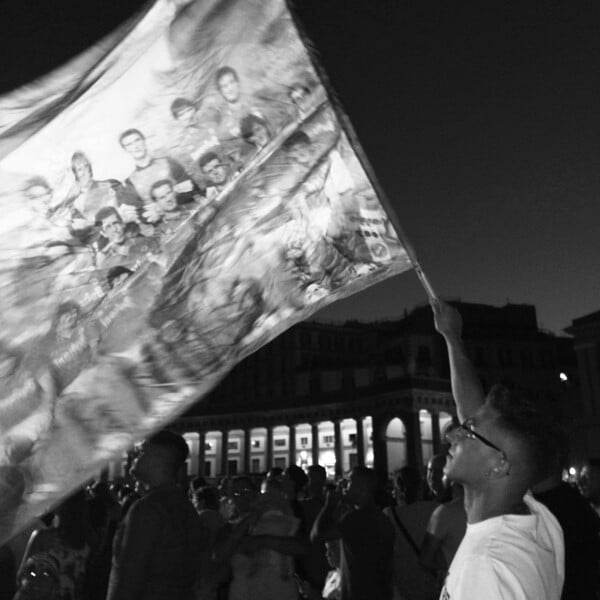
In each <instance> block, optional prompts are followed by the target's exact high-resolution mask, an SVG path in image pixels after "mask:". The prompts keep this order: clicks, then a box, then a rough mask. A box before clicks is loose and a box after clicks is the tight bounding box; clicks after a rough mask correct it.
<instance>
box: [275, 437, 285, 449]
mask: <svg viewBox="0 0 600 600" xmlns="http://www.w3.org/2000/svg"><path fill="white" fill-rule="evenodd" d="M273 445H274V446H275V448H285V447H286V446H287V440H286V439H285V438H275V439H274V440H273Z"/></svg>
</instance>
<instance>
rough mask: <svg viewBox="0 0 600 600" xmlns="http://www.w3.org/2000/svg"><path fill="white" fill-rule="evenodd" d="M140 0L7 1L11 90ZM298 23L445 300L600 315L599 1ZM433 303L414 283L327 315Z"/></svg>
mask: <svg viewBox="0 0 600 600" xmlns="http://www.w3.org/2000/svg"><path fill="white" fill-rule="evenodd" d="M141 4H143V3H142V2H140V0H119V2H113V1H107V0H86V1H85V2H82V1H77V2H76V1H74V0H61V1H58V0H56V1H52V0H45V1H44V2H40V1H39V0H4V1H3V2H2V3H0V29H1V31H0V33H1V34H2V35H0V52H1V55H2V56H3V66H2V70H1V71H0V88H1V90H2V91H7V90H9V89H12V88H14V87H16V86H18V85H19V84H21V83H24V82H26V81H28V80H30V79H32V78H33V77H35V76H36V75H39V74H42V73H43V72H45V71H48V70H50V69H52V68H53V67H55V66H57V65H59V64H61V63H62V62H64V61H65V60H66V59H67V58H69V56H72V55H74V54H76V53H77V52H78V51H81V50H83V49H84V48H85V47H86V46H88V45H89V44H90V43H91V42H92V41H93V40H94V39H95V38H98V37H100V36H101V35H102V34H104V33H106V32H108V31H110V30H111V29H112V28H113V27H114V26H115V25H116V24H118V23H119V22H120V21H121V20H123V19H124V18H126V16H127V15H128V13H131V12H133V11H134V10H135V9H136V7H138V6H140V5H141ZM295 5H296V6H297V12H298V14H299V17H300V20H301V21H302V22H303V24H304V27H305V30H306V32H307V34H308V36H309V37H310V38H311V39H312V40H313V42H314V45H315V46H316V48H317V50H318V52H319V56H320V61H321V63H322V65H323V66H324V68H325V70H326V71H327V73H328V75H329V78H330V81H331V83H332V85H333V88H334V89H335V90H336V91H337V93H338V96H339V98H340V101H341V103H342V105H343V106H344V108H345V110H346V112H347V113H348V115H349V116H350V120H351V121H352V123H353V125H354V127H355V129H356V131H357V134H358V138H359V140H360V142H361V143H362V146H363V148H364V150H365V152H366V155H367V156H368V158H369V160H370V162H371V164H372V166H373V168H374V171H375V173H376V175H377V177H378V179H379V181H380V183H381V185H382V187H383V189H384V190H385V192H386V194H387V196H388V197H389V199H390V201H391V203H392V206H393V207H394V209H395V211H396V213H397V215H398V217H399V220H400V223H401V224H402V227H403V229H404V232H405V234H406V236H407V237H408V239H409V240H410V241H411V242H412V244H413V246H414V247H415V248H416V250H417V252H418V254H419V257H420V260H421V263H422V265H423V268H424V270H425V271H426V273H427V274H428V275H429V277H430V279H431V281H432V283H433V286H434V288H435V289H436V291H437V292H438V294H439V295H442V296H445V297H453V298H456V297H460V298H462V299H463V300H465V301H472V302H485V303H490V304H495V305H502V304H504V303H505V302H506V301H510V302H515V303H519V302H523V303H532V304H535V305H536V306H537V308H538V320H539V322H540V324H541V325H542V326H544V327H546V328H548V329H551V330H554V331H556V332H559V331H560V330H561V329H562V328H563V327H565V326H567V325H568V324H570V322H571V320H572V319H574V318H577V317H579V316H582V315H584V314H586V313H589V312H592V311H595V310H598V309H600V236H599V234H600V208H599V202H598V198H599V197H600V172H599V170H598V167H599V166H600V102H599V100H600V34H599V32H600V5H598V4H597V3H592V2H590V3H583V2H581V3H580V2H565V1H562V2H555V1H553V0H547V1H545V2H543V3H542V2H533V1H528V0H520V1H514V2H510V1H508V2H507V1H504V2H495V1H493V0H490V1H487V0H486V1H485V2H481V1H480V0H479V1H478V2H474V1H473V2H471V1H461V2H458V1H455V2H451V1H450V2H449V1H448V0H446V1H441V0H438V1H436V2H430V1H427V0H417V1H414V2H401V1H400V0H297V2H296V3H295ZM425 300H426V296H425V293H424V291H423V289H422V288H421V286H420V284H419V283H418V281H417V279H416V277H415V276H414V274H412V273H407V274H404V275H401V276H399V277H396V278H394V279H392V280H389V281H387V282H384V283H382V284H379V285H377V286H375V287H373V288H371V289H369V290H367V291H366V292H363V293H361V294H358V295H356V296H354V297H353V298H351V299H349V300H346V301H344V302H341V303H337V304H336V305H334V307H333V308H329V309H326V310H325V311H324V312H323V313H321V315H322V316H323V317H326V318H331V319H339V318H346V317H348V318H349V317H358V318H363V319H369V318H382V317H385V316H394V315H398V314H400V313H401V312H402V311H403V309H404V308H405V307H406V308H411V307H412V306H414V305H415V304H417V303H421V302H424V301H425Z"/></svg>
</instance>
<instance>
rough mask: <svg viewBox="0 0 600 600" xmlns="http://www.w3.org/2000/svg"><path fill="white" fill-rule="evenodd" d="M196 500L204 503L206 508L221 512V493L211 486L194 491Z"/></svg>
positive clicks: (204, 486)
mask: <svg viewBox="0 0 600 600" xmlns="http://www.w3.org/2000/svg"><path fill="white" fill-rule="evenodd" d="M193 493H194V496H195V497H196V500H202V502H204V508H209V509H211V510H219V492H218V490H217V489H216V488H214V487H212V486H211V485H203V486H201V487H199V488H197V489H195V490H194V492H193Z"/></svg>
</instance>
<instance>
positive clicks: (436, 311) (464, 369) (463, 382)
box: [431, 299, 485, 423]
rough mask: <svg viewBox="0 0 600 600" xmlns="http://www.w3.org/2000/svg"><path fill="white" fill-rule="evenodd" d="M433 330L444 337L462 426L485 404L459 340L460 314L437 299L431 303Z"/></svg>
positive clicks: (476, 378) (453, 393)
mask: <svg viewBox="0 0 600 600" xmlns="http://www.w3.org/2000/svg"><path fill="white" fill-rule="evenodd" d="M431 308H432V309H433V318H434V322H435V328H436V329H437V330H438V332H439V333H441V334H442V335H443V336H444V339H445V340H446V346H447V347H448V358H449V359H450V381H451V383H452V395H453V396H454V401H455V402H456V409H457V412H458V418H459V420H460V422H461V423H462V422H463V421H464V420H465V419H468V418H469V417H470V416H471V415H472V414H473V413H474V412H475V411H476V410H477V409H478V408H479V407H480V406H481V405H482V404H483V403H484V401H485V395H484V393H483V387H482V385H481V380H480V379H479V375H478V374H477V371H475V369H474V368H473V365H472V363H471V361H470V360H469V358H468V357H467V352H466V350H465V345H464V343H463V340H462V318H461V316H460V313H459V312H458V311H457V310H456V309H455V308H454V307H453V306H450V305H449V304H446V303H445V302H443V301H441V300H437V299H436V300H431Z"/></svg>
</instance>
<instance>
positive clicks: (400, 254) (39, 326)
mask: <svg viewBox="0 0 600 600" xmlns="http://www.w3.org/2000/svg"><path fill="white" fill-rule="evenodd" d="M109 42H110V43H109ZM86 56H88V59H86ZM59 84H62V87H61V85H59ZM326 86H327V84H326V81H324V78H323V76H322V74H321V73H320V72H319V69H318V66H317V65H316V63H315V61H314V59H313V58H312V56H311V54H310V51H309V49H308V47H307V45H306V43H305V42H304V41H303V38H302V36H301V35H300V34H299V32H298V30H297V28H296V26H295V24H294V20H293V17H292V14H291V12H290V10H289V9H288V7H287V5H286V4H285V2H284V1H283V0H239V1H237V2H229V1H227V2H226V1H224V0H210V1H207V0H202V1H200V0H198V1H192V2H181V1H174V0H157V2H155V3H154V4H153V5H151V6H149V7H147V8H146V10H145V11H144V12H143V13H142V14H141V15H139V16H138V17H137V21H136V22H135V23H128V24H126V25H124V27H123V29H122V31H121V32H116V33H114V34H112V35H111V36H110V37H109V38H107V40H105V41H104V42H101V43H100V44H99V45H98V46H97V47H96V48H93V49H90V51H89V52H88V54H87V55H84V56H83V57H79V58H78V59H76V60H75V61H74V62H73V63H72V64H71V65H67V66H65V67H62V68H61V69H59V70H58V71H57V72H56V73H53V74H50V75H49V76H47V77H45V78H42V79H41V80H40V81H38V82H34V83H33V84H31V85H30V86H27V87H26V88H23V89H21V90H16V91H15V92H13V93H12V94H9V95H7V96H5V97H4V98H0V112H2V111H5V112H4V113H3V114H4V115H6V116H5V119H4V121H3V122H2V123H0V154H1V155H2V158H1V160H0V211H1V212H2V215H3V218H2V220H1V221H0V288H1V290H2V291H1V293H0V309H1V310H0V323H1V327H0V373H1V384H0V385H1V390H0V543H1V542H2V540H4V539H7V538H9V537H10V536H11V535H12V534H14V533H16V532H17V531H19V530H20V529H21V528H23V527H24V526H25V525H26V524H27V522H28V521H29V520H31V519H32V518H33V517H35V516H38V515H40V514H42V513H43V512H44V511H46V510H47V509H48V508H50V507H51V506H53V505H54V504H56V503H57V502H58V501H59V500H60V498H62V497H64V496H65V495H66V494H67V493H68V492H69V491H70V490H72V489H74V488H75V487H76V486H78V485H80V484H81V483H82V482H84V481H85V480H86V479H88V478H89V477H90V476H92V475H94V474H95V473H97V472H98V471H99V470H100V469H101V468H102V467H103V465H104V464H105V463H106V461H107V460H109V459H110V458H114V457H116V456H120V455H122V454H123V452H124V451H126V450H127V449H128V448H130V447H131V446H132V444H134V443H135V442H137V441H139V440H141V439H143V438H144V437H145V436H147V435H148V434H149V433H150V432H152V431H154V430H156V429H157V428H159V427H162V426H165V425H166V424H168V423H169V421H171V420H173V419H174V418H176V417H177V416H178V415H180V414H182V413H183V412H184V411H185V410H186V409H187V408H189V407H190V406H191V405H192V404H193V403H195V402H197V401H199V400H200V399H201V398H202V397H203V396H204V395H205V394H206V393H207V392H209V391H210V390H211V389H212V388H213V387H214V386H215V385H216V384H217V383H218V382H219V381H220V380H221V379H222V378H223V377H224V376H225V375H226V373H227V372H228V371H229V370H230V369H231V368H232V367H233V366H234V365H235V364H236V363H238V362H239V361H240V360H242V359H243V358H244V357H246V356H248V355H249V354H251V353H252V352H254V351H255V350H257V349H258V348H260V347H261V346H262V345H264V344H266V343H267V342H268V341H269V340H271V339H273V338H274V337H275V336H277V335H278V334H280V333H281V332H283V331H284V330H285V329H287V328H289V327H290V326H291V325H293V324H294V323H297V322H299V321H301V320H304V319H306V318H307V317H309V316H310V315H312V314H313V313H314V312H316V311H317V310H319V309H320V308H322V307H324V306H325V305H327V304H329V303H331V302H334V301H335V300H337V299H341V298H344V297H346V296H348V295H350V294H353V293H356V292H358V291H360V290H362V289H364V288H366V287H368V286H370V285H373V284H374V283H377V282H378V281H381V280H383V279H385V278H387V277H390V276H392V275H395V274H397V273H401V272H403V271H406V270H408V269H410V268H411V267H412V266H413V263H412V261H411V259H410V257H409V253H408V252H407V247H406V244H405V243H403V241H402V238H401V237H399V231H398V229H397V228H396V227H395V226H394V224H393V223H394V222H395V221H394V217H393V216H392V215H391V214H390V213H389V211H388V210H387V209H386V208H384V206H385V201H384V200H383V199H382V197H381V194H380V193H379V191H378V189H377V188H376V184H375V183H374V177H373V175H372V173H371V171H370V169H369V167H368V164H367V161H366V159H365V157H364V156H363V154H362V152H361V150H360V147H359V145H358V142H357V141H356V139H355V137H354V135H353V133H352V131H351V128H350V126H349V125H348V123H347V121H346V119H345V117H344V115H343V114H342V113H341V112H340V110H339V108H338V107H337V106H336V104H335V102H334V101H333V100H332V96H331V94H330V92H329V90H328V89H327V87H326ZM33 100H35V102H34V101H33Z"/></svg>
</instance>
